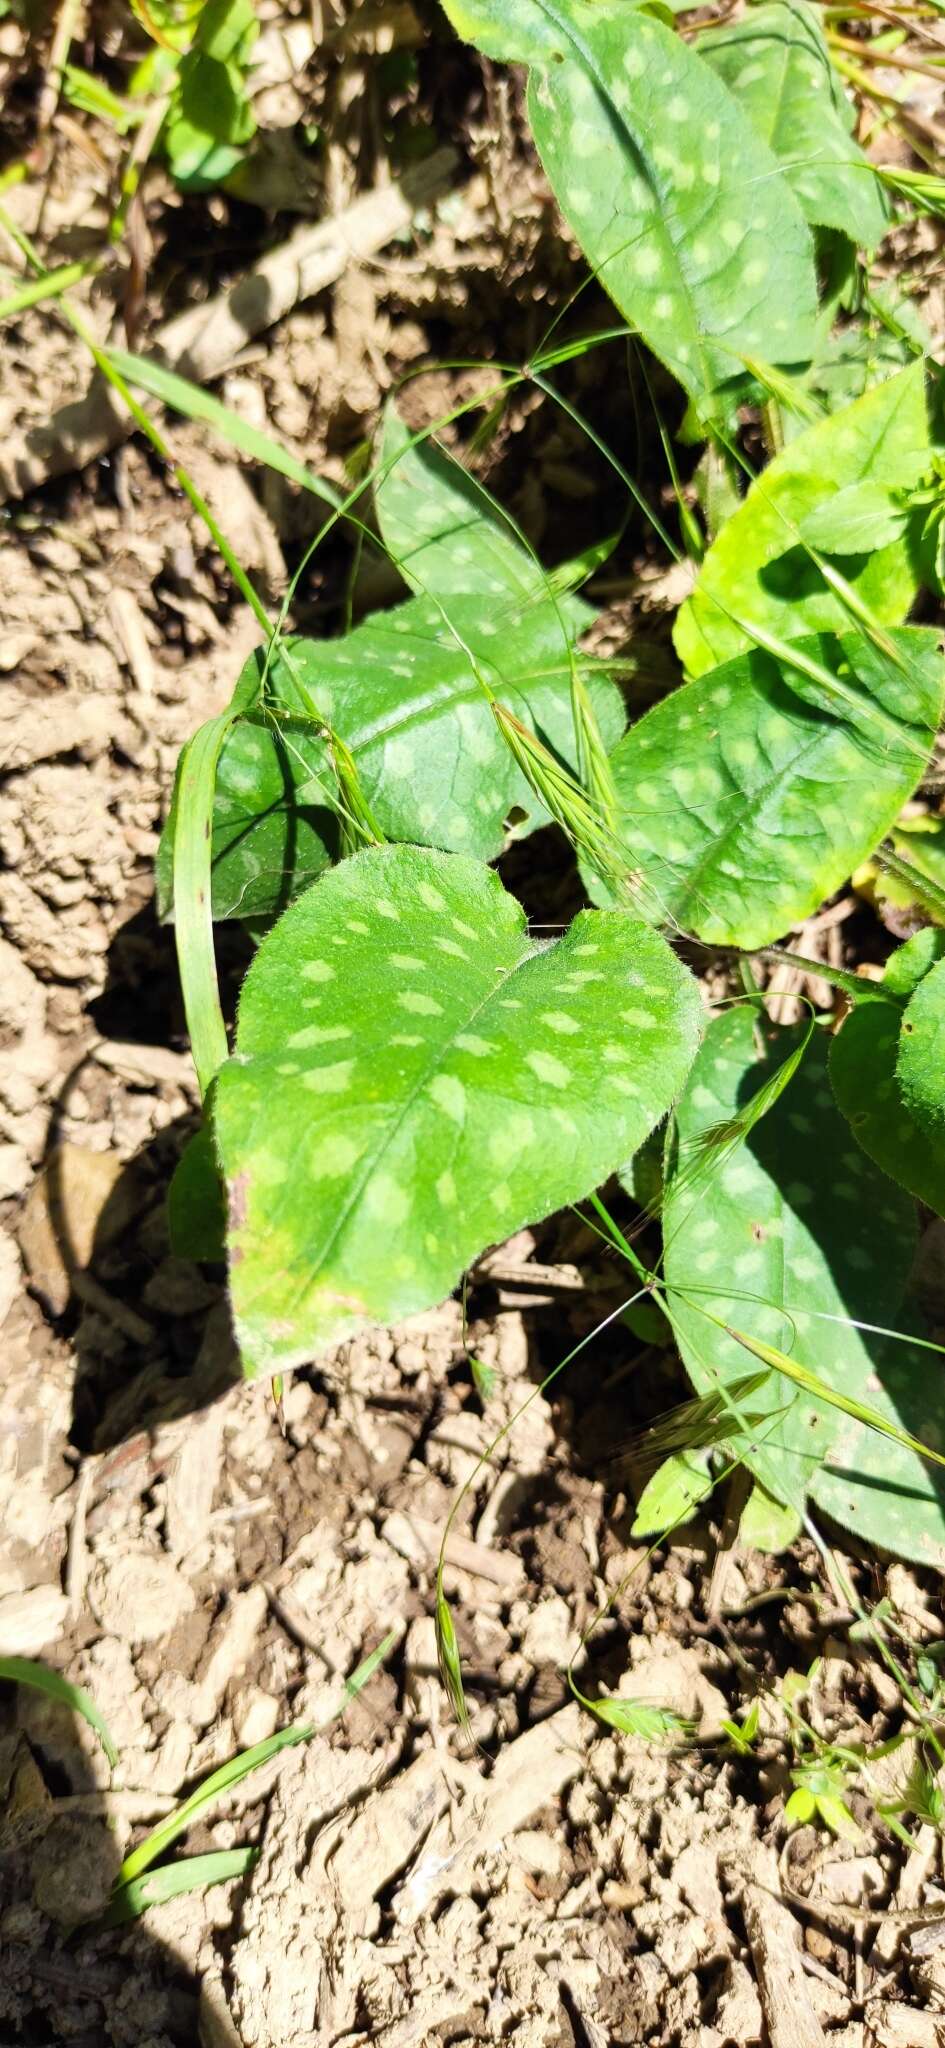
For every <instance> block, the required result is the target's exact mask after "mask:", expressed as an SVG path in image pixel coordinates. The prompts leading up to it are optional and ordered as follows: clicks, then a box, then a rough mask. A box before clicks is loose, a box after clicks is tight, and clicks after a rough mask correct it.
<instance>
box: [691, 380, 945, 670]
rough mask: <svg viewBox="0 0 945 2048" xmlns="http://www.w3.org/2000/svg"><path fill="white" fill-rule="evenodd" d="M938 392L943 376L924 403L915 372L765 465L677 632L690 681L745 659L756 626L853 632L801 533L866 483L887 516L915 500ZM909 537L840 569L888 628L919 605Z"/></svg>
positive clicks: (934, 426) (932, 440) (791, 635)
mask: <svg viewBox="0 0 945 2048" xmlns="http://www.w3.org/2000/svg"><path fill="white" fill-rule="evenodd" d="M941 388H942V380H941V377H940V376H939V375H936V376H935V379H934V382H933V383H932V385H931V386H930V388H929V392H928V395H927V392H926V366H925V364H924V363H922V362H916V363H913V364H911V365H910V367H909V368H908V369H907V370H902V371H900V373H899V375H898V376H896V377H890V378H889V379H888V381H887V382H886V383H885V384H880V385H877V386H876V388H875V389H874V390H872V391H867V392H866V393H865V394H864V396H863V397H862V398H858V399H857V400H856V401H855V403H854V404H853V405H849V406H845V407H844V408H843V410H842V411H840V412H835V413H832V414H830V416H829V417H828V418H827V419H824V420H821V421H819V422H818V424H817V425H816V426H814V427H808V428H807V430H806V432H804V433H803V434H799V435H798V436H797V439H796V440H794V441H791V442H789V444H788V446H787V447H786V448H785V449H783V450H782V452H781V454H780V455H778V456H776V457H775V459H774V461H773V462H771V463H769V464H768V467H767V468H766V469H765V470H764V472H763V474H762V475H761V476H760V477H759V479H758V481H757V482H756V483H754V484H753V485H752V487H751V489H750V491H749V492H748V496H747V497H746V499H745V501H744V503H743V504H742V505H741V506H740V507H739V510H738V511H737V512H736V513H735V514H734V516H733V517H732V518H731V519H730V520H729V521H728V522H727V524H726V525H725V526H724V527H723V528H722V531H721V533H720V534H719V536H718V539H717V540H716V541H715V542H714V543H713V545H712V547H711V548H710V549H709V552H708V554H707V555H706V558H705V560H704V562H703V564H702V568H701V570H700V572H699V581H698V583H697V584H696V588H695V590H694V591H693V594H692V596H691V598H689V599H688V601H687V603H686V604H684V605H683V607H682V610H681V611H680V613H679V616H678V618H677V620H676V627H675V632H674V639H675V643H676V651H677V653H678V655H679V657H680V660H681V661H682V662H683V664H684V666H685V668H686V669H687V670H688V672H689V674H690V675H694V676H697V675H702V674H703V672H704V670H706V669H709V668H714V667H715V665H716V663H718V662H720V661H726V660H728V658H729V656H730V655H733V654H740V653H742V652H743V650H744V649H745V648H747V647H750V646H751V645H752V639H751V630H750V629H751V627H752V626H755V625H757V626H759V627H761V628H764V629H765V630H766V631H767V632H769V633H773V634H776V635H777V636H778V638H779V639H781V640H794V639H797V638H799V636H800V635H801V634H802V633H810V632H815V631H825V630H826V631H830V630H833V631H839V630H842V628H843V627H844V626H845V625H847V624H848V623H849V617H848V614H847V613H846V612H845V610H844V607H843V605H842V603H841V600H840V598H839V597H838V596H836V595H835V594H834V592H833V591H832V590H831V589H830V587H829V585H828V584H827V583H826V582H825V580H824V578H823V576H822V574H821V572H820V570H819V569H818V567H817V564H816V562H814V561H813V560H812V558H811V556H810V554H809V553H808V552H807V550H806V549H805V547H804V545H803V542H802V539H801V530H802V527H803V522H804V520H805V519H806V518H807V517H808V515H809V514H810V513H812V512H813V511H815V510H817V509H818V508H819V507H821V506H822V505H825V504H826V503H828V501H829V500H830V499H832V498H833V497H834V496H835V495H836V493H837V492H839V491H845V490H847V489H848V488H849V486H850V485H851V484H859V483H865V482H869V483H875V484H880V485H881V486H882V487H883V489H884V490H885V491H886V492H887V494H888V498H889V507H890V511H891V512H892V511H896V510H898V509H899V505H898V494H899V493H900V492H902V491H908V490H913V489H915V487H916V486H917V485H918V483H919V481H920V479H921V478H922V476H923V475H924V474H925V472H926V471H927V470H928V468H929V465H930V462H931V457H932V454H933V452H934V451H935V450H936V449H937V448H939V447H940V446H941V425H940V410H941V398H940V394H941ZM911 532H912V529H911V528H910V529H909V530H908V531H907V532H906V533H905V534H903V535H900V536H899V538H897V539H895V540H892V541H890V542H889V543H888V544H887V545H886V546H883V547H881V548H878V549H877V550H876V551H875V552H874V553H870V554H867V555H865V556H864V555H863V554H859V553H857V551H856V549H851V551H850V552H849V553H847V554H842V555H841V556H840V560H839V563H838V567H839V568H840V569H841V571H842V574H843V575H844V577H845V578H846V581H847V582H848V583H849V584H851V585H852V587H853V589H854V590H855V591H856V592H857V593H858V595H859V597H860V598H861V599H862V601H863V602H864V604H866V605H868V606H869V607H870V609H871V611H872V612H873V614H874V616H875V617H876V618H877V619H879V620H880V621H881V622H882V623H884V624H887V625H895V624H896V623H897V622H898V621H899V620H900V619H903V618H905V616H906V613H907V612H908V610H909V606H910V605H911V603H912V600H913V598H914V596H915V592H916V585H917V582H918V574H917V569H916V561H915V550H914V548H913V546H912V545H911V540H910V536H911Z"/></svg>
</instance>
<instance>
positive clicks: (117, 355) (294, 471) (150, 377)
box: [106, 348, 342, 511]
mask: <svg viewBox="0 0 945 2048" xmlns="http://www.w3.org/2000/svg"><path fill="white" fill-rule="evenodd" d="M106 353H107V355H108V360H109V362H110V363H112V364H113V365H114V367H115V369H116V370H117V371H118V372H119V375H120V376H122V377H124V378H125V379H126V381H127V383H129V384H131V385H132V386H133V387H134V389H136V390H138V391H147V392H148V393H149V395H150V396H151V397H152V398H159V399H160V400H161V402H162V404H164V405H166V406H167V407H168V408H169V409H170V411H172V412H177V413H180V414H182V416H183V417H184V419H189V420H201V421H202V422H203V423H204V425H206V426H208V427H212V428H213V429H214V432H215V433H217V434H219V436H220V438H221V440H223V441H225V442H226V444H227V446H228V447H230V448H235V449H236V451H237V453H238V454H240V455H248V456H249V457H250V459H251V460H252V461H253V462H260V463H262V464H263V465H264V466H265V468H267V469H272V470H275V471H277V473H278V474H279V475H280V476H284V477H287V478H288V480H289V482H290V483H293V484H298V485H299V486H300V488H301V489H302V490H303V491H310V492H311V494H312V496H313V497H315V498H321V499H322V501H323V503H324V504H326V505H330V506H331V507H332V510H333V511H337V510H338V507H339V506H340V504H341V502H342V500H341V499H340V497H339V496H338V493H337V491H334V490H332V487H331V485H330V484H326V483H324V482H323V480H322V478H321V477H319V476H316V475H315V473H314V471H313V470H311V469H307V468H306V466H305V463H304V462H298V461H297V460H296V458H295V456H294V455H290V453H289V451H288V449H287V448H283V447H282V445H281V443H280V442H278V441H275V440H273V438H272V435H271V434H264V433H263V432H262V429H261V428H260V427H254V426H252V425H251V424H250V422H249V420H244V419H242V418H241V417H240V414H239V413H237V412H234V411H233V409H232V407H231V406H228V405H222V404H221V402H220V400H219V399H218V398H214V397H213V396H212V394H211V393H210V392H209V391H204V390H203V388H202V386H201V385H199V384H193V383H191V381H190V379H189V378H188V377H182V376H180V375H179V373H178V372H177V371H176V370H166V369H165V368H164V366H163V364H162V363H155V362H152V361H151V360H150V358H149V357H147V356H136V355H130V354H129V353H128V351H127V350H126V349H121V348H110V349H108V350H107V351H106Z"/></svg>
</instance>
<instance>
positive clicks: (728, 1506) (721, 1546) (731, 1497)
mask: <svg viewBox="0 0 945 2048" xmlns="http://www.w3.org/2000/svg"><path fill="white" fill-rule="evenodd" d="M751 1489H752V1477H751V1473H750V1472H749V1470H748V1467H747V1465H736V1467H735V1470H734V1472H733V1473H732V1477H731V1482H730V1485H729V1489H728V1496H727V1498H726V1502H725V1513H724V1515H723V1518H722V1528H721V1531H720V1533H719V1541H718V1547H717V1549H716V1553H715V1561H714V1563H713V1566H712V1576H711V1578H710V1580H709V1591H708V1594H707V1596H706V1603H705V1605H706V1614H707V1615H708V1616H709V1617H710V1619H713V1620H714V1619H715V1617H716V1616H718V1615H721V1613H722V1609H723V1608H724V1606H725V1594H726V1591H727V1589H728V1574H729V1566H730V1565H731V1564H732V1563H733V1562H734V1559H735V1554H736V1551H737V1548H738V1525H739V1522H740V1521H741V1518H742V1510H743V1508H744V1506H745V1503H746V1501H747V1499H748V1496H749V1494H750V1492H751Z"/></svg>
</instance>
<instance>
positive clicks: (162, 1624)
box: [88, 1546, 196, 1644]
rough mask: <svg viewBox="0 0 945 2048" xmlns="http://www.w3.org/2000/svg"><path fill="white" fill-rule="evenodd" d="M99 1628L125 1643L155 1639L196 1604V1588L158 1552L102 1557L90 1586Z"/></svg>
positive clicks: (91, 1577) (134, 1552)
mask: <svg viewBox="0 0 945 2048" xmlns="http://www.w3.org/2000/svg"><path fill="white" fill-rule="evenodd" d="M88 1599H89V1606H90V1607H91V1609H92V1613H93V1614H94V1616H95V1619H96V1621H97V1622H98V1623H99V1626H100V1627H101V1628H103V1629H105V1630H106V1631H107V1633H108V1634H109V1635H110V1636H117V1637H118V1639H119V1641H120V1642H124V1643H132V1644H136V1643H157V1642H160V1641H161V1640H162V1638H163V1637H164V1636H167V1635H170V1632H171V1630H172V1629H173V1628H176V1626H177V1624H178V1622H180V1621H183V1619H184V1617H185V1615H187V1614H191V1613H192V1612H193V1610H194V1607H195V1605H196V1599H195V1595H194V1590H193V1587H192V1586H191V1585H190V1584H189V1583H188V1581H187V1580H186V1579H185V1578H182V1576H181V1574H180V1572H179V1571H178V1569H177V1566H176V1565H175V1564H174V1563H173V1561H172V1559H171V1558H169V1557H165V1556H163V1554H162V1553H161V1552H160V1551H155V1550H148V1549H145V1548H144V1547H143V1546H142V1547H141V1548H139V1549H129V1550H125V1551H124V1552H123V1554H122V1555H120V1556H118V1557H114V1558H110V1559H108V1560H107V1561H106V1560H105V1559H99V1560H98V1561H97V1562H96V1564H94V1565H93V1567H92V1571H91V1573H90V1576H89V1585H88Z"/></svg>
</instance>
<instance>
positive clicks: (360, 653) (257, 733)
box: [159, 591, 624, 918]
mask: <svg viewBox="0 0 945 2048" xmlns="http://www.w3.org/2000/svg"><path fill="white" fill-rule="evenodd" d="M569 607H571V609H570V610H569ZM585 616H590V615H589V614H588V613H586V612H585V608H584V607H583V606H580V605H579V604H578V602H577V601H576V600H574V599H566V600H563V601H559V602H558V603H555V602H554V601H552V600H551V599H548V598H546V599H537V598H535V599H531V598H528V597H527V596H526V597H522V598H518V597H516V596H514V595H509V593H508V591H506V595H505V596H504V598H500V597H499V595H498V593H495V594H494V595H493V596H492V597H491V598H490V599H489V602H488V605H487V606H486V605H484V604H483V600H482V597H481V596H480V595H478V594H476V593H475V592H471V593H469V594H465V595H454V596H451V597H450V598H449V599H448V600H447V601H446V603H445V604H444V607H443V609H442V610H441V609H440V608H439V607H438V605H437V604H436V603H435V601H434V600H432V599H429V598H423V599H421V598H414V599H412V600H411V601H410V602H408V603H407V604H403V605H400V606H398V607H397V608H396V609H395V610H394V611H390V612H382V613H379V614H377V615H376V616H375V617H373V618H371V619H369V620H368V621H367V622H366V623H365V624H364V625H362V626H358V627H356V628H355V630H354V632H353V633H349V634H348V635H347V636H346V637H345V638H344V639H341V640H294V641H291V642H290V644H289V651H290V655H291V666H290V664H289V663H288V662H287V661H285V660H284V659H283V658H282V657H281V656H277V657H276V659H275V661H274V662H273V664H272V667H271V669H270V673H269V677H268V682H267V708H266V710H265V712H262V711H259V712H256V713H254V714H253V715H252V716H251V717H249V718H247V719H244V720H243V721H241V722H240V724H238V725H237V726H235V727H234V728H233V730H232V731H231V732H230V733H229V735H228V737H227V739H226V741H225V743H224V747H223V751H222V755H221V759H220V766H219V769H218V774H217V786H216V796H215V803H214V815H213V912H214V916H215V917H217V918H225V917H259V916H271V915H273V914H274V913H277V912H278V911H280V910H282V909H284V908H285V906H286V905H287V904H288V903H289V902H290V901H291V900H292V899H293V898H294V897H295V896H297V895H298V894H299V893H300V892H301V891H302V890H303V889H306V888H308V886H309V884H310V883H311V882H313V881H314V880H315V877H316V876H317V875H318V874H320V873H321V872H322V870H323V869H324V868H326V867H327V866H328V865H329V864H330V862H331V861H332V860H333V859H335V858H336V857H337V855H338V851H339V837H338V824H337V817H336V815H335V813H334V812H333V811H332V809H331V808H330V796H331V792H332V789H333V787H334V780H333V777H332V775H331V771H330V763H329V761H328V757H327V753H326V746H325V742H324V740H323V739H322V737H321V731H320V727H319V725H318V724H317V722H316V721H315V720H314V719H313V718H312V716H311V712H310V710H306V709H305V708H304V697H303V695H301V694H300V692H299V689H298V687H297V682H298V681H300V682H301V684H302V686H303V690H304V691H305V692H306V693H307V694H308V698H309V700H310V702H312V701H313V702H314V703H315V704H316V705H317V706H318V708H319V711H320V712H321V713H322V715H323V716H324V717H325V718H327V719H329V720H330V721H331V723H332V724H333V725H334V727H335V729H336V730H337V731H338V732H339V733H340V735H341V737H342V739H343V740H345V741H346V742H347V745H348V746H349V748H350V749H351V752H352V754H353V756H354V760H355V766H356V768H357V770H358V774H359V777H360V781H361V787H362V790H363V792H364V794H365V796H366V798H367V801H368V803H369V805H370V807H371V810H372V812H373V814H374V816H375V818H376V819H377V822H378V824H379V826H380V828H381V830H382V831H383V833H384V834H385V836H386V837H387V838H388V839H404V840H413V841H418V842H420V843H421V844H423V843H429V844H432V845H435V846H442V847H446V848H447V849H451V850H456V851H458V852H469V853H472V854H478V855H479V856H481V858H483V859H484V860H490V859H493V858H494V857H495V855H496V854H498V853H499V852H500V851H501V848H502V845H503V842H504V838H505V821H506V819H507V818H508V815H509V813H510V811H511V810H513V808H518V809H519V810H521V811H522V812H523V813H524V814H526V816H525V820H524V822H520V823H519V825H518V826H517V830H518V832H519V833H520V834H521V833H522V831H523V829H524V830H525V831H531V830H533V829H534V828H535V827H536V826H537V825H540V824H544V823H545V822H546V821H545V819H544V816H543V815H542V814H540V813H539V810H538V807H537V805H536V803H535V800H534V798H533V796H532V794H531V792H530V790H529V788H528V785H527V783H526V781H525V779H524V777H523V776H522V775H521V773H520V772H519V770H518V768H517V767H516V765H515V762H514V761H513V759H512V756H511V754H510V753H509V750H508V748H507V747H506V745H505V742H504V740H503V739H502V736H501V734H500V732H499V731H498V729H497V727H496V723H495V720H494V718H493V715H492V712H491V710H490V707H489V703H488V700H487V697H486V694H485V692H484V690H483V688H482V684H481V681H480V678H481V677H485V678H486V680H487V681H488V683H489V684H490V685H491V687H492V689H493V690H494V691H495V693H496V695H497V696H499V697H500V698H501V700H502V702H503V703H504V704H506V705H507V706H508V707H509V709H510V710H512V711H513V712H515V714H516V715H517V716H518V717H519V718H520V719H521V720H522V721H523V723H524V724H526V725H528V726H529V727H530V728H532V729H533V730H534V731H535V732H537V733H538V734H539V736H540V737H541V738H542V739H543V740H544V741H545V743H546V744H547V745H548V746H549V747H550V748H551V749H552V751H553V752H554V753H556V754H558V755H560V756H561V757H562V758H563V759H564V760H565V761H567V762H568V763H570V764H571V765H572V766H574V764H575V741H574V729H573V721H572V716H571V702H570V684H571V667H572V657H573V654H574V634H575V630H576V628H577V625H578V623H579V622H583V619H584V617H585ZM447 617H448V619H449V624H447V623H446V620H447ZM467 650H468V651H467ZM578 659H579V665H580V667H581V671H582V673H584V675H585V678H586V683H587V688H588V691H589V693H590V696H591V700H592V703H593V706H594V710H595V712H596V714H597V719H598V723H599V725H600V729H601V732H602V735H603V737H604V742H605V745H607V746H608V747H610V746H612V745H613V744H614V743H615V742H616V740H617V738H618V737H619V734H620V732H621V731H622V729H623V723H624V716H623V704H622V699H621V696H620V692H619V690H618V688H617V686H616V684H614V683H612V682H610V681H609V680H608V679H607V678H606V677H605V676H603V675H601V674H599V673H598V672H596V671H595V670H594V668H593V666H592V665H590V664H588V663H586V662H583V661H580V658H578ZM263 670H264V653H263V650H262V649H259V650H258V651H257V652H256V653H255V654H253V655H251V656H250V661H249V663H248V664H247V668H246V669H245V670H244V675H243V678H242V679H241V681H242V680H244V679H245V678H246V677H247V676H248V675H249V674H250V672H255V674H256V676H257V677H258V678H259V680H260V682H261V680H262V675H263ZM172 836H173V813H172V818H171V820H170V821H169V824H168V827H167V829H166V831H165V836H164V843H163V846H162V852H161V857H160V860H159V878H160V885H161V886H160V901H161V908H162V912H163V914H164V915H167V914H168V912H169V910H170V900H171V893H172V877H171V858H170V854H171V844H172Z"/></svg>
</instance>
